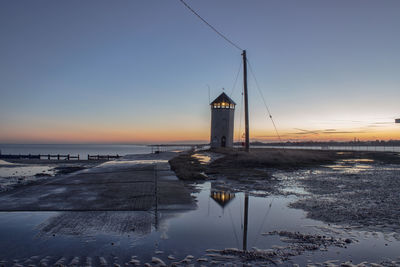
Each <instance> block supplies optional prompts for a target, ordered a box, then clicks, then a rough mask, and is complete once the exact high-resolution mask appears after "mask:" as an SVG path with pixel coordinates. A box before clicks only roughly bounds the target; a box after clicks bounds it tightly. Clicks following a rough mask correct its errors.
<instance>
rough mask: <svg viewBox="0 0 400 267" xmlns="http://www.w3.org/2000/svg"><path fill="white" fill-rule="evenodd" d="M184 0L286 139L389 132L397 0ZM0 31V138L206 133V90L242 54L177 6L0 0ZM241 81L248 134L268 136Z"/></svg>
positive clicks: (222, 82)
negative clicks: (248, 71) (248, 74)
mask: <svg viewBox="0 0 400 267" xmlns="http://www.w3.org/2000/svg"><path fill="white" fill-rule="evenodd" d="M187 3H188V4H190V5H191V6H192V7H193V8H194V9H195V10H196V11H197V12H198V13H200V14H201V15H202V16H203V17H204V18H205V19H207V20H208V21H209V22H210V23H212V24H213V25H214V26H215V27H216V28H218V29H219V30H220V31H222V32H223V33H224V34H225V35H227V36H228V37H229V38H230V39H232V40H233V41H234V42H235V43H237V44H239V45H240V46H241V47H243V48H245V49H246V50H247V53H248V58H249V61H250V63H251V65H252V67H253V69H254V72H255V74H256V77H257V79H258V82H259V84H260V87H261V90H262V92H263V94H264V96H265V98H266V100H267V102H268V105H269V107H270V109H271V112H272V113H273V115H274V118H275V120H276V123H277V126H278V129H279V131H280V132H281V133H282V135H283V137H284V138H285V139H287V140H296V139H302V138H303V139H346V138H347V139H352V138H354V137H361V138H365V139H391V138H392V139H400V129H399V127H396V126H397V125H394V124H392V122H393V119H394V118H395V117H397V116H399V117H400V106H399V104H398V100H399V99H400V75H399V73H400V53H399V47H400V35H399V34H398V31H399V29H400V16H399V15H398V14H400V12H399V11H400V2H399V1H368V0H364V1H355V0H347V1H318V0H317V1H236V0H235V1H232V0H230V1H227V0H226V1H224V0H221V1H211V0H209V1H208V0H207V1H194V0H187ZM0 36H1V40H2V41H1V42H0V96H1V98H0V125H1V128H0V142H3V143H7V142H20V143H21V142H22V143H24V142H57V143H60V142H61V143H62V142H91V141H93V142H132V143H135V142H138V143H141V142H153V141H163V142H170V141H192V140H194V141H201V140H203V141H207V139H208V138H209V124H210V113H209V106H208V88H207V85H209V86H210V88H211V97H216V96H217V95H218V94H219V93H221V92H222V88H225V91H226V92H228V93H230V92H231V91H232V86H233V84H234V81H235V77H236V74H237V71H238V69H239V65H240V61H241V56H240V54H241V52H240V51H239V50H237V49H236V48H234V47H232V46H231V45H229V44H228V43H227V42H225V41H224V40H223V39H221V38H220V37H219V36H217V35H216V34H215V33H214V32H213V31H211V30H210V29H209V28H207V27H206V26H205V25H204V24H203V23H202V22H201V21H200V20H199V19H198V18H196V17H195V16H194V15H193V14H192V13H190V12H189V11H188V10H187V9H186V8H185V7H184V6H183V5H182V4H181V3H180V1H178V0H164V1H161V0H159V1H153V0H148V1H99V0H96V1H44V0H43V1H19V0H13V1H1V2H0ZM240 75H242V74H241V73H240ZM249 86H250V110H251V111H250V115H251V121H250V122H251V128H252V133H251V135H252V136H251V137H252V139H253V140H263V139H268V140H273V139H276V137H274V136H273V135H274V133H273V128H272V124H271V123H270V121H268V120H267V119H266V116H265V115H266V110H265V107H264V106H263V103H262V101H261V99H260V95H259V94H258V91H257V90H256V87H255V84H254V81H253V80H251V79H250V80H249ZM241 89H242V77H241V76H239V79H238V82H237V85H236V89H235V91H234V94H233V95H232V98H233V99H234V100H235V101H236V102H237V103H238V106H237V110H236V118H237V121H236V126H237V127H236V128H237V129H236V130H235V132H237V134H236V133H235V136H236V135H238V134H239V130H241V131H242V130H243V129H239V125H240V123H239V122H238V119H239V118H240V112H241V109H240V102H241V101H240V97H241V96H240V92H241ZM242 128H243V127H242ZM296 129H306V130H321V131H323V130H324V129H334V130H335V131H337V132H338V134H332V131H330V132H331V133H330V134H322V133H321V134H318V135H309V136H305V135H304V134H302V133H301V131H299V130H296ZM339 132H346V134H339Z"/></svg>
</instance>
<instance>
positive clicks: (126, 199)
mask: <svg viewBox="0 0 400 267" xmlns="http://www.w3.org/2000/svg"><path fill="white" fill-rule="evenodd" d="M172 156H173V154H170V153H169V154H166V155H165V156H164V159H161V160H160V156H146V157H147V158H146V159H145V161H143V162H142V164H136V163H137V157H136V158H135V157H133V159H134V160H135V161H132V159H129V157H128V160H126V159H123V160H120V161H115V162H108V163H105V164H102V165H100V166H98V167H95V168H92V169H89V170H85V171H81V172H78V173H76V174H70V175H64V176H59V177H54V178H50V179H48V180H46V181H42V182H39V183H37V184H31V185H26V186H23V187H20V188H17V189H14V190H12V191H9V192H3V193H0V211H114V210H120V211H123V210H131V211H133V210H149V209H152V208H155V206H156V199H157V208H158V209H167V210H177V209H190V208H193V207H194V205H195V204H194V203H193V200H192V197H191V195H190V192H189V190H188V189H187V188H186V187H185V186H184V184H183V182H181V181H179V180H178V179H177V178H176V176H175V174H174V173H173V172H172V171H171V170H170V168H169V164H168V162H167V159H168V158H170V157H172ZM151 157H159V158H158V162H157V163H149V161H151V160H154V159H155V158H151ZM161 157H163V156H161ZM156 179H157V183H156V182H155V181H156ZM155 184H157V190H155ZM156 191H157V198H156V197H155V195H156V194H155V192H156Z"/></svg>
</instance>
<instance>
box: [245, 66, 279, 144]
mask: <svg viewBox="0 0 400 267" xmlns="http://www.w3.org/2000/svg"><path fill="white" fill-rule="evenodd" d="M247 63H248V65H249V69H250V72H251V75H252V76H253V78H254V81H255V83H256V87H257V89H258V92H259V93H260V96H261V99H262V101H263V102H264V106H265V108H266V109H267V112H268V116H269V118H270V119H271V122H272V125H273V126H274V129H275V132H276V135H277V136H278V139H279V142H282V140H281V136H280V135H279V132H278V129H277V128H276V125H275V121H274V119H273V118H272V115H271V112H270V111H269V108H268V105H267V102H266V101H265V98H264V95H263V93H262V91H261V89H260V85H259V84H258V81H257V78H256V75H255V74H254V71H253V68H252V67H251V64H250V62H249V61H248V60H247Z"/></svg>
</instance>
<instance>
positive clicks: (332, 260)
mask: <svg viewBox="0 0 400 267" xmlns="http://www.w3.org/2000/svg"><path fill="white" fill-rule="evenodd" d="M313 153H314V151H313ZM333 153H337V152H333ZM196 154H197V155H196ZM330 154H331V153H330ZM175 155H176V154H175ZM223 155H224V154H222V153H219V152H217V153H216V152H208V151H207V152H203V151H197V152H194V153H193V154H191V155H190V157H189V160H190V161H193V163H191V164H190V165H194V166H198V167H199V169H198V170H197V171H198V175H201V176H199V177H201V178H200V180H192V181H190V182H182V181H178V182H179V183H176V184H175V185H178V184H180V185H183V186H184V187H185V188H186V190H188V191H186V192H188V194H187V195H186V196H187V197H188V198H187V200H189V198H190V200H192V199H193V197H194V199H195V201H196V205H197V208H196V209H191V208H188V207H187V206H186V205H183V206H182V205H179V201H181V200H182V199H181V198H182V195H181V194H180V193H178V195H180V196H179V197H178V200H179V201H178V200H174V197H172V198H171V197H170V196H171V195H174V194H171V192H169V193H168V192H167V191H164V193H165V195H164V196H163V195H162V194H160V195H159V196H160V199H159V201H160V202H158V203H159V204H160V205H159V206H158V207H159V208H160V210H159V211H158V212H157V211H156V210H154V209H153V208H152V209H150V210H148V211H122V210H121V211H111V210H107V211H102V210H97V211H67V212H65V211H63V212H50V213H48V212H33V213H32V212H22V213H21V212H13V213H7V212H6V213H0V216H1V221H0V224H1V227H0V229H1V231H2V233H1V234H2V235H3V237H4V239H3V240H7V241H4V242H7V244H5V243H3V244H0V248H1V251H2V252H1V251H0V260H1V259H4V264H5V265H7V266H12V265H14V263H16V264H20V265H23V266H25V265H26V266H27V265H29V264H33V265H36V266H40V265H42V266H45V265H47V266H50V265H61V264H63V265H71V266H123V265H126V266H128V265H132V266H276V265H277V266H310V267H311V266H400V258H399V259H398V258H397V257H398V250H399V249H400V240H398V238H397V237H398V233H399V229H398V228H393V227H392V228H390V227H384V226H388V225H391V223H393V220H394V219H395V215H396V213H394V214H391V211H392V210H391V208H393V207H394V205H395V201H397V196H395V195H394V194H395V192H396V190H398V187H397V186H398V183H397V180H396V182H393V180H394V179H398V178H399V177H400V176H399V175H398V174H399V173H398V168H399V165H397V163H396V160H394V161H392V160H391V159H392V158H393V157H394V155H378V157H379V158H375V159H371V158H372V156H371V155H372V154H369V156H368V157H367V156H366V154H358V155H355V154H346V153H342V152H339V153H337V154H336V155H335V156H334V157H333V158H328V159H327V158H325V156H324V157H320V155H317V156H316V157H317V158H320V159H321V161H317V162H315V161H312V159H315V158H316V157H314V156H313V155H311V154H309V158H308V159H309V160H311V161H312V163H310V164H309V163H306V164H304V165H302V166H299V167H293V166H292V165H291V164H289V165H290V166H289V167H287V168H286V167H284V166H282V165H280V167H279V166H278V165H279V164H278V165H276V164H272V165H269V166H267V167H265V166H264V167H262V162H265V160H269V159H271V157H266V158H264V159H262V160H254V159H251V160H248V159H244V162H245V163H243V162H242V163H240V164H238V165H234V166H233V167H232V169H233V170H236V171H237V170H239V169H240V170H241V171H243V172H241V173H239V174H236V173H235V171H232V170H229V169H228V166H229V164H231V163H232V162H233V161H232V158H230V160H229V161H231V163H229V164H228V163H227V162H229V161H226V162H224V160H223ZM275 155H276V154H275ZM296 155H297V156H299V155H300V154H296ZM170 156H171V155H168V156H162V155H161V157H160V158H159V159H158V161H155V160H154V158H153V156H151V155H147V156H146V157H144V158H140V161H141V163H140V164H135V166H132V164H131V161H133V160H136V163H137V162H138V161H137V160H139V158H137V157H136V158H135V157H133V158H127V159H125V160H122V161H116V162H110V163H105V164H103V166H99V167H98V168H92V169H91V170H90V171H81V172H80V173H82V172H87V174H90V175H88V176H87V177H89V178H88V181H90V183H89V185H91V184H92V183H94V182H99V181H105V182H106V184H107V185H109V182H110V181H113V179H114V178H116V180H115V181H116V182H117V183H118V184H119V186H120V187H123V186H125V184H124V183H121V180H120V179H122V178H123V177H125V179H128V177H127V176H125V175H126V174H124V173H131V174H132V175H135V174H138V175H139V173H138V171H142V172H143V173H148V174H149V171H150V170H149V169H146V168H148V166H149V164H156V165H157V164H160V165H158V166H159V172H158V173H159V175H160V177H163V178H162V179H161V180H163V181H165V182H167V184H168V183H170V182H171V181H177V179H176V176H175V175H174V173H171V171H170V170H169V167H168V164H167V160H169V159H170V158H171V157H170ZM230 156H232V155H230ZM185 157H186V159H187V155H186V156H185ZM286 157H287V156H286ZM268 158H269V159H268ZM181 159H184V158H181ZM289 159H290V158H289ZM290 161H292V159H290ZM156 162H158V163H156ZM182 162H183V161H182ZM390 162H392V163H390ZM213 164H215V165H213ZM190 165H189V166H190ZM218 165H219V166H226V167H227V168H226V169H225V170H224V169H223V168H222V169H223V170H222V171H221V172H207V170H208V169H209V168H210V166H214V167H213V168H215V166H218ZM162 166H164V167H165V169H164V167H162ZM243 166H248V167H243ZM271 166H273V167H271ZM189 168H191V167H189ZM105 170H107V172H106V171H105ZM214 170H217V169H214ZM124 171H125V172H124ZM109 173H114V174H115V175H112V176H108V175H109ZM230 173H233V174H234V175H232V176H230V175H228V174H230ZM80 175H81V174H79V173H75V174H71V175H70V177H72V179H71V180H70V181H69V183H72V184H74V181H76V182H77V185H80V183H82V181H83V180H82V177H80ZM90 177H92V178H90ZM110 177H114V178H113V179H111V178H110ZM376 177H386V178H385V179H381V180H380V181H378V182H377V181H375V180H377V179H376ZM64 178H66V177H64ZM131 179H134V178H131ZM61 180H63V179H61ZM66 181H67V180H64V181H62V183H60V186H62V187H64V186H65V184H68V183H67V182H66ZM355 184H358V186H355ZM180 185H179V186H178V187H179V188H180ZM82 186H83V187H84V188H86V190H88V191H91V188H90V187H86V186H87V185H85V184H82ZM160 186H161V187H164V186H165V185H160ZM388 186H392V187H393V189H391V190H392V191H389V194H386V193H387V189H386V188H387V187H388ZM376 187H380V189H379V190H377V194H376V195H375V196H370V195H369V194H371V192H372V191H373V190H374V188H376ZM153 189H154V187H153ZM189 189H192V190H189ZM216 191H219V192H227V193H228V192H229V196H230V197H229V199H228V200H227V201H228V202H226V203H222V202H221V200H217V199H215V197H214V195H213V193H212V192H216ZM160 192H162V190H160ZM174 192H177V191H174ZM179 192H181V191H179ZM244 192H247V194H248V195H249V196H250V197H249V203H250V206H249V228H248V236H247V242H248V249H247V250H243V249H242V245H241V244H242V239H244V234H243V207H244V206H243V205H244V194H245V193H244ZM367 192H369V193H367ZM183 195H185V194H183ZM349 196H351V197H349ZM379 196H386V198H384V197H381V198H380V200H382V201H384V202H386V201H389V202H390V203H391V204H390V205H386V207H385V205H383V210H384V211H385V212H382V211H380V213H379V216H381V218H383V219H382V223H381V224H378V223H377V220H379V218H380V217H379V216H376V217H374V218H373V219H370V220H367V221H369V222H370V225H367V224H362V221H363V219H362V218H365V216H366V214H367V215H368V214H370V213H371V210H373V209H376V206H374V205H372V204H373V203H372V202H371V203H369V202H368V201H370V200H371V199H372V200H374V201H376V200H378V197H379ZM21 197H22V196H21ZM125 197H126V196H125ZM163 198H164V200H163ZM327 200H332V201H330V202H328V204H326V203H324V201H327ZM163 201H164V202H163ZM321 201H322V202H321ZM340 201H345V202H340ZM346 201H347V203H348V204H351V203H350V202H351V201H354V202H355V203H354V205H353V209H349V210H347V209H348V206H346V205H344V204H343V203H346ZM335 202H337V203H338V205H337V207H334V206H329V205H332V204H335ZM161 203H164V204H163V205H164V207H165V209H163V205H162V204H161ZM299 203H300V204H299ZM304 203H305V204H308V203H311V204H310V205H308V206H303V207H302V206H301V205H304ZM319 203H322V204H321V205H320V207H319V208H316V209H314V208H313V207H314V206H317V207H318V205H319ZM397 203H398V202H397ZM369 204H370V206H368V205H369ZM295 205H300V206H296V207H295ZM360 205H361V206H365V207H366V209H365V210H363V209H361V210H359V207H360ZM192 207H193V206H192ZM294 207H295V208H294ZM308 207H311V208H310V210H308ZM394 208H396V207H394ZM338 209H339V211H340V209H344V210H345V211H346V210H347V212H356V213H355V214H357V212H360V213H359V214H360V215H357V216H355V217H351V216H349V217H348V215H346V214H345V213H344V214H343V217H340V216H339V217H338V216H337V214H340V212H339V213H338ZM368 209H369V210H368ZM303 210H304V211H303ZM313 211H316V213H315V214H317V215H318V214H319V215H321V214H323V215H324V216H326V217H318V216H317V215H315V214H313ZM364 211H367V212H366V213H365V214H363V213H362V212H364ZM392 215H393V216H392ZM330 216H331V217H330ZM363 216H364V217H363ZM358 217H359V220H357V218H358ZM329 218H334V219H336V220H335V221H330V220H331V219H329ZM337 218H339V219H337ZM343 218H345V219H346V218H349V219H348V220H343ZM373 224H375V225H373ZM371 225H373V227H372V228H371ZM242 234H243V236H242ZM10 244H11V246H10ZM7 247H9V249H8V250H6V249H5V248H7ZM21 247H25V248H26V251H23V252H22V251H20V248H21ZM146 263H147V264H146Z"/></svg>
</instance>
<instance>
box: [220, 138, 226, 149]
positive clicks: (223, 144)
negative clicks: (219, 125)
mask: <svg viewBox="0 0 400 267" xmlns="http://www.w3.org/2000/svg"><path fill="white" fill-rule="evenodd" d="M221 147H226V137H225V136H222V138H221Z"/></svg>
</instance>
